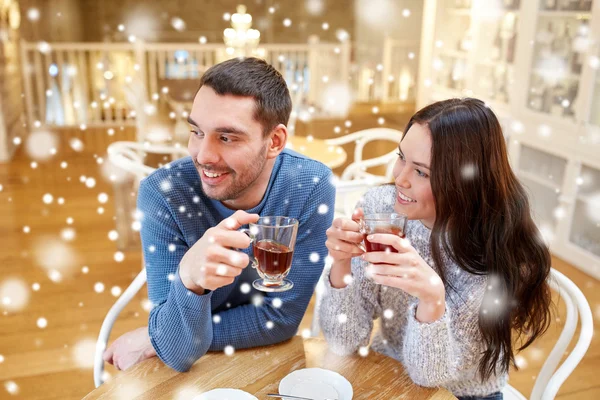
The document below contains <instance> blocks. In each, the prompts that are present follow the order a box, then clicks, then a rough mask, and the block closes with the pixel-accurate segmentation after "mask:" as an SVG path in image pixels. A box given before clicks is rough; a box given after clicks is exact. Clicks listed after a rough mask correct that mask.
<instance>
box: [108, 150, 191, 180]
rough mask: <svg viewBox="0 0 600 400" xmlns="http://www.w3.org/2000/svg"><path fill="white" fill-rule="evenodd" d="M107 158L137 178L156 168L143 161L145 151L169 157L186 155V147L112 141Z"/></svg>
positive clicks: (175, 157) (174, 157)
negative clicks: (168, 155)
mask: <svg viewBox="0 0 600 400" xmlns="http://www.w3.org/2000/svg"><path fill="white" fill-rule="evenodd" d="M107 152H108V159H109V160H110V162H111V163H113V164H114V165H115V166H117V167H119V168H121V169H123V170H124V171H128V172H131V173H133V174H134V175H136V177H137V178H138V179H142V178H144V177H145V176H147V175H149V174H151V173H152V172H154V170H156V168H154V167H151V166H149V165H146V164H145V163H144V160H145V154H146V153H155V154H170V155H171V159H172V160H174V159H177V158H181V157H185V156H187V155H188V152H187V149H186V148H183V147H181V146H178V145H175V146H169V145H157V144H150V143H138V142H125V141H122V142H114V143H111V144H110V145H109V146H108V150H107Z"/></svg>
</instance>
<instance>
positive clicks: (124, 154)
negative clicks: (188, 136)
mask: <svg viewBox="0 0 600 400" xmlns="http://www.w3.org/2000/svg"><path fill="white" fill-rule="evenodd" d="M144 153H156V154H169V155H171V157H172V158H177V156H186V155H188V153H187V150H186V149H185V148H182V147H178V146H167V145H153V144H143V143H137V142H115V143H112V144H111V145H110V146H108V159H109V160H110V162H112V163H113V164H114V165H116V166H117V167H119V168H121V169H123V170H124V171H127V172H131V173H133V174H134V175H135V176H136V177H137V179H138V182H139V180H141V179H142V178H144V177H145V176H147V175H149V174H151V173H152V172H153V171H154V170H155V169H156V168H154V167H151V166H148V165H145V164H144V155H143V154H144ZM145 282H146V269H145V268H144V267H143V266H142V270H141V271H140V273H139V274H138V275H137V276H136V277H135V279H134V280H133V282H132V283H131V284H130V285H129V286H128V287H127V289H125V291H124V292H123V294H122V295H121V296H120V297H119V299H118V300H117V301H116V303H115V304H114V305H113V306H112V307H111V308H110V310H109V311H108V314H106V317H105V318H104V321H103V322H102V327H101V328H100V334H99V335H98V340H97V342H96V352H95V354H94V384H95V385H96V387H98V386H100V385H101V384H102V382H103V381H102V374H103V372H104V360H103V359H102V354H103V353H104V350H105V349H106V345H107V343H108V338H109V337H110V332H111V330H112V327H113V325H114V323H115V320H116V319H117V317H118V316H119V314H120V313H121V311H122V310H123V308H125V306H126V305H127V304H128V303H129V302H130V301H131V299H133V298H134V297H135V295H136V294H137V292H139V291H140V289H141V288H142V286H144V283H145Z"/></svg>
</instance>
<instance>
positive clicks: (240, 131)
mask: <svg viewBox="0 0 600 400" xmlns="http://www.w3.org/2000/svg"><path fill="white" fill-rule="evenodd" d="M215 132H218V133H233V134H237V135H245V136H249V135H250V134H249V133H248V132H246V131H245V130H243V129H239V128H236V127H234V126H220V127H218V128H216V129H215Z"/></svg>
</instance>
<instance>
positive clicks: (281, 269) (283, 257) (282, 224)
mask: <svg viewBox="0 0 600 400" xmlns="http://www.w3.org/2000/svg"><path fill="white" fill-rule="evenodd" d="M249 226H250V228H249V229H241V231H243V232H245V233H246V234H247V235H248V236H250V239H251V240H252V242H251V243H252V247H253V254H254V256H250V262H251V263H252V267H253V268H256V269H257V271H258V275H260V277H261V278H262V279H257V280H255V281H254V282H253V283H252V286H254V287H255V288H256V289H258V290H262V291H263V292H283V291H286V290H290V289H291V288H292V287H294V284H293V283H292V281H290V280H288V279H286V277H287V275H288V274H289V272H290V268H291V266H292V258H293V256H294V246H295V245H296V235H297V234H298V220H297V219H295V218H289V217H260V218H259V219H258V221H257V222H256V223H252V224H249Z"/></svg>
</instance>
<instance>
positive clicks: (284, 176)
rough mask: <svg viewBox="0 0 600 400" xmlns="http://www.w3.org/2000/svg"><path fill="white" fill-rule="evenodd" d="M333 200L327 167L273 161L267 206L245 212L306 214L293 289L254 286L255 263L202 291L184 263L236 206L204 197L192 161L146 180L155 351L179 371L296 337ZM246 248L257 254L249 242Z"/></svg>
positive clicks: (141, 201)
mask: <svg viewBox="0 0 600 400" xmlns="http://www.w3.org/2000/svg"><path fill="white" fill-rule="evenodd" d="M334 199H335V187H334V186H333V185H332V184H331V171H330V170H329V169H328V168H327V167H325V166H324V165H323V164H321V163H319V162H317V161H314V160H311V159H308V158H306V157H304V156H302V155H300V154H298V153H295V152H293V151H290V150H284V151H283V152H282V153H281V154H280V155H279V156H278V157H277V159H276V162H275V164H274V167H273V172H272V173H271V178H270V180H269V185H268V187H267V191H266V193H265V195H264V197H263V199H262V200H261V202H260V204H259V205H258V206H256V207H254V208H252V209H250V210H246V211H247V212H249V213H257V214H259V215H261V216H267V215H283V216H288V217H293V218H297V219H298V220H299V222H300V224H299V229H298V236H297V241H296V248H295V251H294V258H293V262H292V269H291V271H290V274H289V276H288V279H290V280H291V281H292V282H293V283H294V287H293V289H291V290H289V291H287V292H282V293H263V292H259V291H256V290H255V289H254V288H253V287H252V286H251V284H252V282H253V281H254V280H255V279H258V278H259V276H258V274H257V272H256V270H254V269H253V268H251V267H250V266H248V267H247V268H245V269H244V271H243V272H242V274H241V275H240V276H238V277H237V278H236V280H235V281H234V282H233V283H232V284H230V285H228V286H225V287H222V288H219V289H217V290H214V291H211V292H207V293H205V294H204V295H197V294H195V293H193V292H191V291H189V290H187V288H186V287H185V286H184V285H183V283H182V282H181V279H180V277H179V272H178V265H179V262H180V260H181V259H182V257H183V255H184V254H185V252H186V251H188V249H189V248H190V247H191V246H192V245H193V244H194V243H195V242H196V241H197V240H198V239H200V238H201V237H202V235H203V234H204V232H205V231H206V230H207V229H208V228H210V227H213V226H215V225H217V224H218V223H219V222H220V221H221V220H223V219H224V218H227V217H229V216H231V215H232V214H233V213H234V210H230V209H228V208H226V207H225V206H224V205H223V204H221V203H220V202H219V201H216V200H211V199H209V198H207V197H206V196H205V195H204V193H203V192H202V187H201V183H200V177H199V175H198V172H197V170H196V168H195V166H194V163H193V161H192V159H191V158H190V157H186V158H183V159H181V160H177V161H174V162H172V163H170V164H168V165H167V166H165V167H162V168H160V169H158V170H157V171H155V172H154V173H152V174H151V175H150V176H148V177H147V178H145V179H144V180H142V182H141V184H140V188H139V194H138V210H139V211H140V212H141V218H142V219H141V222H142V228H141V231H140V232H141V238H142V246H143V251H144V260H145V263H146V271H147V276H148V297H149V299H150V301H151V302H152V304H153V309H152V310H151V312H150V317H149V323H148V330H149V335H150V340H151V342H152V345H153V346H154V349H155V350H156V353H157V355H158V357H160V359H161V360H162V361H163V362H164V363H165V364H166V365H168V366H169V367H171V368H173V369H175V370H177V371H187V370H189V369H190V368H191V366H192V364H193V363H194V362H195V361H196V360H198V359H199V358H200V357H202V356H203V355H204V354H205V353H206V352H207V351H220V350H223V349H224V348H225V347H227V346H231V347H233V349H242V348H247V347H254V346H264V345H269V344H273V343H278V342H281V341H284V340H286V339H289V338H290V337H292V336H293V335H294V334H296V332H297V330H298V325H299V324H300V321H301V320H302V317H303V315H304V312H305V311H306V307H307V306H308V302H309V300H310V298H311V296H312V293H313V291H314V288H315V285H316V283H317V281H318V279H319V276H320V274H321V272H322V270H323V266H324V261H325V256H326V255H327V249H326V247H325V240H326V236H325V230H326V229H327V228H328V227H329V226H330V225H331V222H332V219H333V208H334ZM243 251H244V252H246V253H247V254H250V251H251V247H250V248H248V249H244V250H243ZM248 289H250V290H249V291H248Z"/></svg>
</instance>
